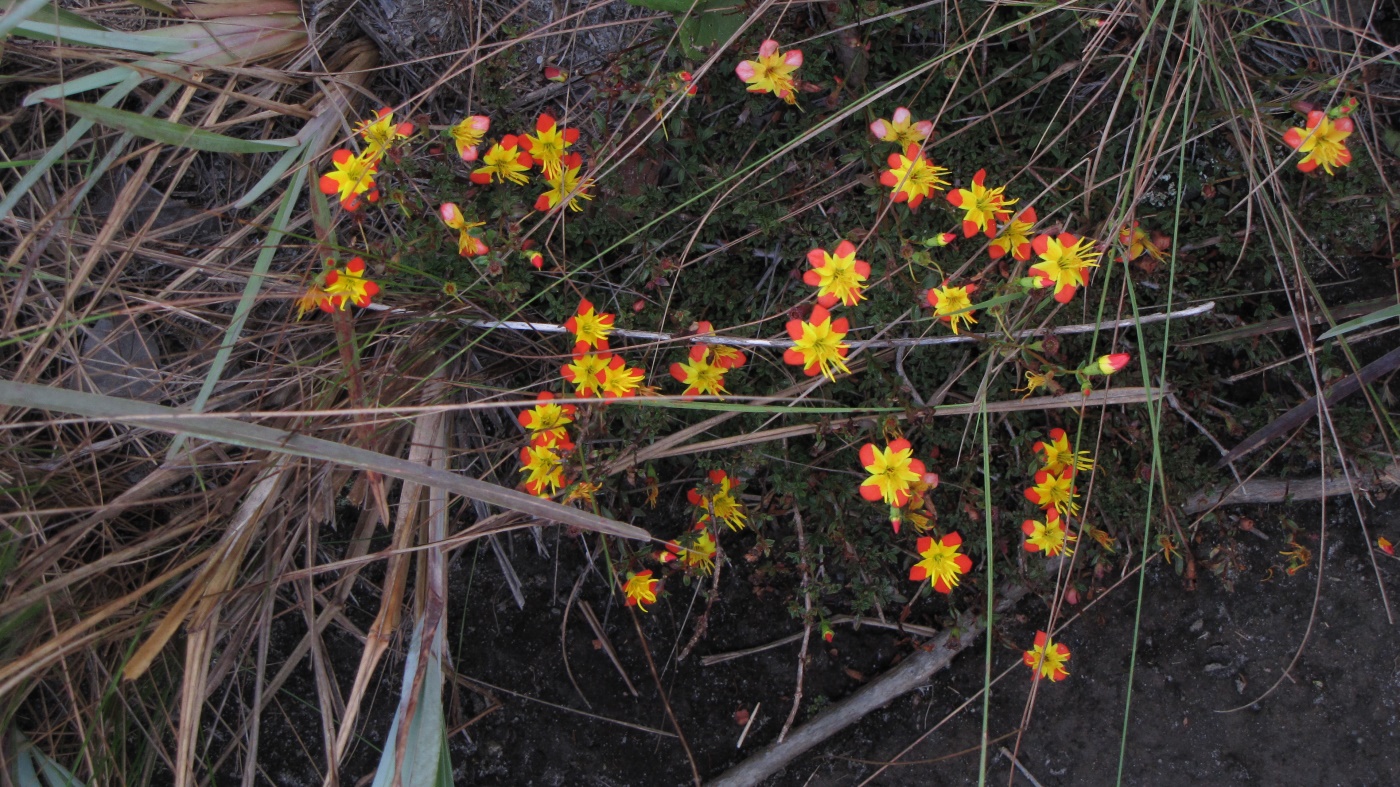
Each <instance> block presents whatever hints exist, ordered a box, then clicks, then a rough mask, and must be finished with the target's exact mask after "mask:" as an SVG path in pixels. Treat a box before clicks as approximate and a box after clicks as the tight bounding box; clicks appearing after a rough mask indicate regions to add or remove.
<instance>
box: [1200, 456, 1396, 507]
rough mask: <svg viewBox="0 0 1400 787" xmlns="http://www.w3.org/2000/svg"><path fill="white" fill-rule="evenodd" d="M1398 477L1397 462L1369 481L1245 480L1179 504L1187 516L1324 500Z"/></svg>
mask: <svg viewBox="0 0 1400 787" xmlns="http://www.w3.org/2000/svg"><path fill="white" fill-rule="evenodd" d="M1397 474H1400V462H1397V463H1394V464H1391V465H1390V466H1389V467H1388V468H1386V469H1385V470H1383V471H1381V472H1380V473H1378V474H1377V476H1376V477H1374V478H1371V479H1368V478H1363V477H1360V476H1358V477H1354V478H1347V477H1344V476H1333V477H1331V478H1263V479H1258V480H1253V481H1251V480H1248V479H1246V480H1245V481H1244V482H1243V483H1240V484H1232V485H1230V486H1228V487H1218V488H1214V489H1208V490H1204V491H1201V492H1197V493H1196V494H1194V495H1192V496H1191V497H1190V498H1188V499H1187V500H1186V502H1185V503H1183V504H1182V507H1181V510H1182V512H1183V513H1186V514H1198V513H1200V512H1202V511H1205V510H1207V509H1209V508H1213V507H1215V506H1241V505H1255V504H1259V503H1282V502H1285V501H1289V500H1320V499H1322V498H1324V497H1333V496H1336V495H1348V494H1351V493H1352V492H1357V491H1368V490H1371V489H1378V488H1380V487H1382V486H1383V485H1385V484H1386V479H1387V478H1395V477H1397Z"/></svg>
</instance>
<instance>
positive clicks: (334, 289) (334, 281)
mask: <svg viewBox="0 0 1400 787" xmlns="http://www.w3.org/2000/svg"><path fill="white" fill-rule="evenodd" d="M322 289H323V290H324V291H325V293H326V297H325V299H324V300H322V301H321V304H320V306H321V310H322V311H327V312H329V311H333V310H335V309H340V310H341V311H344V310H345V306H346V304H347V303H353V304H355V305H356V306H359V307H361V308H363V307H365V306H368V305H369V304H370V301H371V300H372V299H373V298H374V296H375V295H378V294H379V285H378V284H375V283H374V282H372V281H370V280H369V279H366V278H365V261H364V260H362V259H360V258H359V257H354V258H352V259H351V260H350V261H349V262H347V263H346V264H345V267H344V268H341V269H340V270H332V271H330V272H329V273H327V274H326V286H325V287H323V288H322Z"/></svg>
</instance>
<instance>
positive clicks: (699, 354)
mask: <svg viewBox="0 0 1400 787" xmlns="http://www.w3.org/2000/svg"><path fill="white" fill-rule="evenodd" d="M708 356H709V349H708V348H707V347H706V346H705V345H703V344H697V345H694V346H692V347H691V348H690V354H689V355H688V356H687V357H686V360H685V363H673V364H671V376H672V377H674V378H676V380H677V381H678V382H680V383H682V384H683V385H685V386H686V389H685V391H684V392H683V393H682V394H681V395H682V396H724V394H725V390H724V375H725V373H726V372H728V371H729V370H728V369H726V368H724V367H723V366H719V365H717V364H713V363H710V362H709V361H708V360H706V359H707V357H708Z"/></svg>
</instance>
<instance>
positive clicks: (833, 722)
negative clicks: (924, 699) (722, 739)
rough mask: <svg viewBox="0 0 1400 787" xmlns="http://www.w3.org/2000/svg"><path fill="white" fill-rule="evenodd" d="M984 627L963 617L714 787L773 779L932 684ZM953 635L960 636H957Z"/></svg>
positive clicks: (1018, 594)
mask: <svg viewBox="0 0 1400 787" xmlns="http://www.w3.org/2000/svg"><path fill="white" fill-rule="evenodd" d="M1025 594H1026V589H1025V588H1024V587H1021V586H1019V585H1013V586H1011V587H1010V588H1008V589H1007V591H1006V594H1005V595H1004V596H1002V599H1001V601H1000V602H999V603H998V604H997V610H998V611H1001V610H1005V609H1007V608H1009V607H1011V606H1012V605H1013V604H1015V603H1016V602H1017V601H1020V600H1021V598H1022V597H1023V596H1025ZM983 630H984V629H983V625H982V623H981V621H980V620H979V619H978V618H977V617H975V616H973V615H967V614H965V615H963V616H962V617H961V618H960V619H959V621H958V625H957V627H956V628H955V629H951V630H949V631H945V632H943V633H942V634H939V635H938V636H937V637H935V638H934V640H933V642H931V643H930V644H929V646H928V649H927V650H920V651H918V652H916V653H914V654H913V655H912V656H910V657H909V658H907V659H905V660H904V661H902V662H900V664H899V666H897V667H895V668H894V669H892V670H890V671H889V672H886V673H885V674H884V675H881V676H880V677H878V678H876V679H875V680H873V681H871V682H870V683H867V684H866V685H865V686H863V687H861V688H860V689H859V690H857V691H856V692H855V693H854V694H852V695H851V696H849V697H847V698H846V699H844V700H841V701H840V702H838V703H836V704H834V705H832V706H831V707H830V708H828V709H827V710H825V711H823V712H822V713H820V714H818V715H817V717H816V718H815V719H813V720H811V721H810V722H807V723H806V724H804V725H802V726H801V727H798V728H797V730H796V731H795V732H793V733H792V734H791V735H789V736H788V738H787V740H785V741H783V742H782V743H774V744H770V745H768V746H765V747H763V748H762V749H760V750H758V751H757V752H756V753H755V754H754V755H753V756H752V757H750V758H748V759H747V760H744V761H743V762H741V763H739V764H738V765H736V766H734V767H733V768H730V769H729V770H727V771H725V772H724V773H722V774H720V776H719V778H717V779H715V780H714V781H712V782H710V787H747V786H748V785H751V784H758V783H759V782H761V781H763V780H764V779H766V778H768V777H769V776H772V775H773V774H775V773H777V772H778V771H780V770H782V769H783V768H785V767H787V765H788V764H789V763H791V762H792V761H793V760H795V759H797V758H798V757H799V756H801V755H802V754H804V753H805V752H807V751H809V750H810V749H811V748H812V747H814V746H816V745H817V744H819V743H821V742H822V741H824V740H826V739H827V738H830V737H831V736H833V735H836V734H837V733H839V732H841V731H842V730H844V729H846V728H847V727H849V726H851V725H852V724H855V723H856V722H858V721H860V720H861V719H862V718H864V717H865V714H867V713H870V712H871V711H874V710H878V709H880V708H882V707H884V706H885V705H888V704H889V703H890V702H892V701H894V700H896V699H898V698H899V697H901V696H903V695H904V694H906V693H908V692H910V691H913V690H914V689H916V688H918V687H919V686H922V685H923V684H925V683H927V682H928V679H929V678H930V677H932V676H933V674H934V673H936V672H938V671H940V670H942V669H943V668H944V667H947V666H948V665H949V664H950V663H952V661H953V657H954V656H956V655H958V654H959V653H961V652H962V651H963V650H965V649H966V648H968V647H971V646H972V644H973V643H975V642H976V641H977V639H978V637H980V636H981V635H982V632H983ZM954 631H958V632H961V635H960V636H959V635H954V633H953V632H954Z"/></svg>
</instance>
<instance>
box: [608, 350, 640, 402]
mask: <svg viewBox="0 0 1400 787" xmlns="http://www.w3.org/2000/svg"><path fill="white" fill-rule="evenodd" d="M644 377H646V370H645V369H643V368H641V367H639V366H628V365H627V362H626V361H624V360H622V356H621V355H614V356H613V357H612V358H611V359H610V360H609V361H608V365H607V366H605V367H603V371H602V376H601V377H600V379H599V380H598V390H599V391H601V392H602V394H603V398H604V399H626V398H629V397H632V396H636V395H637V388H638V386H640V385H641V384H642V378H644Z"/></svg>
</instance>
